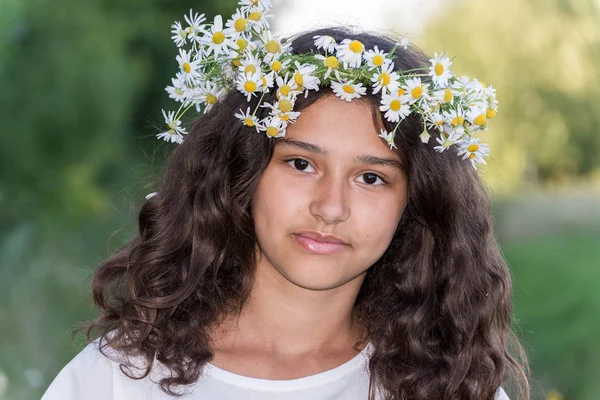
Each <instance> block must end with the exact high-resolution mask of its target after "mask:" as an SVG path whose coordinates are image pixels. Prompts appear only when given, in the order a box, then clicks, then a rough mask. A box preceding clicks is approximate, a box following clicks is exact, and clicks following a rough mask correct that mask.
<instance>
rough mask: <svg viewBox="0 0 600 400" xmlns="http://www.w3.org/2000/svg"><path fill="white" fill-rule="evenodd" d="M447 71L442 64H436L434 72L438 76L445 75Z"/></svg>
mask: <svg viewBox="0 0 600 400" xmlns="http://www.w3.org/2000/svg"><path fill="white" fill-rule="evenodd" d="M445 70H446V68H444V65H443V64H442V63H436V64H435V68H434V71H435V74H436V75H437V76H442V74H443V73H444V71H445Z"/></svg>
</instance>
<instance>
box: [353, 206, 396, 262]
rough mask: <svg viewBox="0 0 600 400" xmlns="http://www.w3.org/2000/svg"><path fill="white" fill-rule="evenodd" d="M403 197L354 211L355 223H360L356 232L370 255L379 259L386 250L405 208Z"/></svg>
mask: <svg viewBox="0 0 600 400" xmlns="http://www.w3.org/2000/svg"><path fill="white" fill-rule="evenodd" d="M405 204H406V203H405V200H404V197H402V198H401V199H398V198H394V199H390V201H389V202H384V203H382V204H378V207H373V206H372V204H371V205H368V206H366V207H361V208H360V209H359V210H355V213H356V214H360V215H355V217H356V218H355V221H360V223H359V224H358V225H359V226H358V227H357V228H358V229H357V232H359V233H360V237H361V243H362V245H363V246H364V247H365V248H369V249H371V252H372V253H371V254H374V255H375V256H377V257H379V256H381V255H382V254H383V253H384V252H385V250H386V249H387V248H388V246H389V244H390V242H391V241H392V238H393V237H394V234H395V232H396V228H397V226H398V222H399V221H400V217H401V216H402V212H403V210H404V207H405Z"/></svg>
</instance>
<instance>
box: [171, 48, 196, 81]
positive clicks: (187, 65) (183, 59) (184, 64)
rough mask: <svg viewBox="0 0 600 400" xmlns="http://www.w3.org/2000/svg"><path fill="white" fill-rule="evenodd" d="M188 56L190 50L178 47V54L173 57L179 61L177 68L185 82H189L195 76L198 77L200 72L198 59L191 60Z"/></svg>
mask: <svg viewBox="0 0 600 400" xmlns="http://www.w3.org/2000/svg"><path fill="white" fill-rule="evenodd" d="M190 56H191V52H187V51H185V50H183V49H179V55H178V56H177V57H175V59H176V60H177V62H178V63H179V68H180V70H181V72H182V74H183V77H184V78H185V80H186V82H191V81H193V80H194V79H196V78H200V73H199V71H198V67H199V63H200V61H198V60H194V61H191V60H190Z"/></svg>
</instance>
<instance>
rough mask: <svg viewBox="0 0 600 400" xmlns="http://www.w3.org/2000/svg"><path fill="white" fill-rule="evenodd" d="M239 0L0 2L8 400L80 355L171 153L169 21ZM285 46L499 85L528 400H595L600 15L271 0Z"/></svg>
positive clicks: (503, 183)
mask: <svg viewBox="0 0 600 400" xmlns="http://www.w3.org/2000/svg"><path fill="white" fill-rule="evenodd" d="M235 6H236V1H235V0H219V1H215V0H194V1H190V0H177V1H173V0H172V1H168V0H85V1H81V0H46V1H41V0H0V138H1V142H0V399H11V400H12V399H14V400H21V399H27V400H29V399H39V398H40V397H41V395H42V393H43V391H44V390H45V389H46V387H47V386H48V384H49V383H50V382H51V380H52V379H53V378H54V377H55V375H56V374H57V373H58V371H59V370H60V369H61V368H62V367H63V366H64V365H65V364H66V363H67V362H68V361H69V360H70V359H71V358H72V357H73V356H74V355H75V354H76V353H77V352H78V351H79V350H80V349H81V348H82V346H83V341H82V340H81V338H80V339H79V340H76V341H72V340H71V338H70V332H71V331H72V330H73V329H74V328H75V327H76V326H77V324H78V323H79V322H81V321H85V320H88V319H90V318H92V317H93V316H94V315H95V312H94V310H93V308H92V306H91V299H90V289H89V283H90V276H91V274H92V271H93V269H94V268H95V266H96V265H97V264H98V263H99V262H100V261H101V260H103V259H104V258H106V257H107V256H108V254H109V253H110V252H111V251H113V250H114V249H115V248H116V247H118V246H119V245H120V244H122V243H123V242H124V241H125V240H126V239H127V238H128V237H129V236H130V235H131V234H132V232H133V230H134V229H135V212H136V210H137V208H138V206H139V204H140V203H141V202H142V200H143V197H144V195H145V194H147V193H149V192H151V191H152V189H153V187H152V184H151V182H152V180H153V176H154V175H156V174H157V173H159V172H160V168H161V166H162V165H163V160H164V157H165V155H166V154H167V153H168V152H169V150H170V149H171V146H170V145H168V144H166V143H160V142H158V141H156V139H155V138H154V135H155V134H156V133H157V129H158V127H159V126H160V125H161V124H162V116H161V112H160V110H161V109H162V108H165V109H170V108H172V107H173V106H174V104H173V103H172V102H171V101H170V99H168V96H167V94H166V92H165V91H164V87H165V86H166V85H167V84H170V78H171V76H173V75H174V74H175V72H176V69H177V64H176V62H175V55H176V53H177V52H176V48H175V45H174V44H172V42H171V41H170V36H171V34H170V25H171V23H172V22H174V21H175V20H180V21H183V15H184V14H186V13H187V12H188V10H189V9H190V8H193V9H194V10H196V11H199V12H204V13H206V14H207V16H208V17H209V19H211V18H212V16H213V15H214V14H216V13H220V14H223V15H226V16H227V15H230V14H231V13H232V12H233V11H234V9H235ZM274 14H276V18H275V19H274V20H273V30H274V31H275V32H276V33H293V32H297V31H298V30H302V29H309V28H313V27H317V26H323V25H327V24H331V23H344V24H348V23H353V24H359V25H362V26H364V27H367V28H369V29H377V30H380V31H383V32H384V33H388V34H392V35H397V36H398V37H400V36H408V37H409V38H411V40H412V43H413V44H416V45H418V46H420V47H422V48H423V49H424V50H426V51H427V52H429V53H433V52H435V51H440V50H443V51H445V52H447V53H449V54H450V55H455V56H456V59H455V60H454V64H453V70H454V71H455V72H456V73H457V74H461V75H462V74H465V75H469V76H476V77H478V78H479V79H480V80H481V81H483V82H485V83H488V84H492V85H493V86H494V87H495V88H496V89H497V94H498V99H499V100H500V112H499V113H498V115H497V116H496V118H495V119H494V121H493V123H492V124H491V125H490V130H489V131H488V132H486V133H485V135H486V138H485V140H486V141H487V142H489V143H490V144H491V146H492V154H493V159H492V160H490V161H491V162H490V164H489V165H488V166H487V167H486V168H484V169H482V170H481V174H482V176H483V177H484V178H485V180H486V182H487V183H488V185H489V186H490V188H491V189H492V193H493V196H494V202H495V205H494V213H495V223H496V227H495V229H496V233H497V236H498V239H499V241H500V243H501V246H502V250H503V252H504V255H505V257H506V259H507V260H508V262H509V264H510V266H511V268H512V274H513V278H514V304H515V317H516V318H515V320H516V329H517V331H518V332H519V335H520V336H521V338H522V341H523V343H524V344H525V346H526V348H527V351H528V355H529V359H530V363H531V368H532V376H531V384H532V398H533V399H547V400H560V399H567V400H597V399H600V105H599V104H600V96H599V94H600V84H599V82H598V72H599V71H600V67H599V65H600V1H599V0H503V1H497V0H394V1H386V0H371V1H368V2H364V1H354V0H327V1H317V0H275V10H274Z"/></svg>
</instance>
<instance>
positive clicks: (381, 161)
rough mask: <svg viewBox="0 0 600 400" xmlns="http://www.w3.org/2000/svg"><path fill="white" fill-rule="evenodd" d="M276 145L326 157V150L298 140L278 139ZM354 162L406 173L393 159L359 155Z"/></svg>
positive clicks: (402, 166) (402, 165)
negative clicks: (390, 168)
mask: <svg viewBox="0 0 600 400" xmlns="http://www.w3.org/2000/svg"><path fill="white" fill-rule="evenodd" d="M277 143H278V144H280V145H282V146H286V147H296V148H299V149H302V150H306V151H308V152H309V153H313V154H318V155H320V156H323V157H327V155H328V152H327V150H325V149H322V148H321V147H319V146H317V145H314V144H312V143H306V142H302V141H300V140H294V139H286V138H279V139H278V140H277ZM354 162H357V163H361V164H367V165H382V166H386V167H387V166H389V167H392V168H395V169H397V170H399V171H400V172H402V173H404V172H406V169H405V168H404V164H402V163H401V162H400V161H398V160H397V159H395V158H388V157H378V156H372V155H361V156H358V157H355V158H354Z"/></svg>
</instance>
